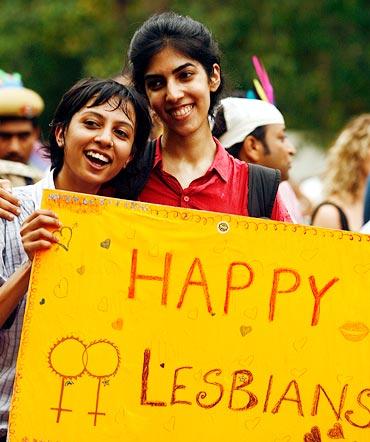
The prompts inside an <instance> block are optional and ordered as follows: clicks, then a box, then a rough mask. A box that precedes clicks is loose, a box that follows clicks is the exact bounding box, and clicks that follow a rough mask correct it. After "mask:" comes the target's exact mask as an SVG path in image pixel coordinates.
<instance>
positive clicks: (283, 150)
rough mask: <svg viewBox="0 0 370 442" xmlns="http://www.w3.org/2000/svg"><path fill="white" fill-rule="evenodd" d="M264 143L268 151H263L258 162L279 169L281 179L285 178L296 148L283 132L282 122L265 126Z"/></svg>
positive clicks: (287, 176)
mask: <svg viewBox="0 0 370 442" xmlns="http://www.w3.org/2000/svg"><path fill="white" fill-rule="evenodd" d="M265 144H266V145H267V147H268V149H269V153H265V154H264V155H263V156H262V157H261V161H260V162H259V164H262V165H263V166H267V167H272V168H274V169H279V170H280V172H281V180H282V181H284V180H287V179H288V178H289V169H290V168H291V166H292V161H293V156H294V155H295V153H296V150H295V147H294V146H293V144H292V143H291V142H290V141H289V139H288V137H287V136H286V134H285V126H284V124H269V125H267V126H266V129H265Z"/></svg>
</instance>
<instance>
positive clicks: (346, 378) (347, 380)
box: [337, 374, 353, 384]
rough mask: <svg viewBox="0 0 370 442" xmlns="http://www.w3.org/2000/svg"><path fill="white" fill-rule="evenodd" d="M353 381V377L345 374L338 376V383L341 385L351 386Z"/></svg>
mask: <svg viewBox="0 0 370 442" xmlns="http://www.w3.org/2000/svg"><path fill="white" fill-rule="evenodd" d="M352 380H353V376H348V375H345V374H338V376H337V381H338V382H339V383H340V384H349V383H350V381H352Z"/></svg>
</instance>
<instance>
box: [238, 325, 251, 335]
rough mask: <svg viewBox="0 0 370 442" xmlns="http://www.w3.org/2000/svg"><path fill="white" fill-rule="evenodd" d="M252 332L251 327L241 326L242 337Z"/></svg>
mask: <svg viewBox="0 0 370 442" xmlns="http://www.w3.org/2000/svg"><path fill="white" fill-rule="evenodd" d="M251 331H252V327H251V326H250V325H241V326H240V334H241V335H242V336H246V335H247V334H248V333H250V332H251Z"/></svg>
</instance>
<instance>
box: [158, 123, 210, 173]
mask: <svg viewBox="0 0 370 442" xmlns="http://www.w3.org/2000/svg"><path fill="white" fill-rule="evenodd" d="M161 146H162V155H163V157H164V158H171V159H173V160H181V161H186V162H188V163H191V164H194V165H196V164H197V163H199V162H203V161H204V159H205V158H208V160H209V161H210V164H211V163H212V161H213V159H214V156H215V153H216V144H215V141H214V139H213V137H212V133H211V129H210V128H209V127H206V128H205V129H203V130H198V131H196V132H195V133H194V134H191V135H186V136H181V135H179V134H177V133H174V132H169V131H166V130H164V132H163V135H162V139H161Z"/></svg>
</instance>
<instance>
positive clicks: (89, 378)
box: [10, 191, 370, 442]
mask: <svg viewBox="0 0 370 442" xmlns="http://www.w3.org/2000/svg"><path fill="white" fill-rule="evenodd" d="M43 205H44V207H45V208H47V209H50V210H53V211H55V212H57V213H58V214H59V217H60V219H61V221H62V223H63V227H62V228H61V229H60V230H59V231H58V232H55V235H57V236H58V238H59V244H58V245H55V247H53V248H52V249H51V250H49V251H47V252H43V253H40V254H39V255H37V257H36V258H35V262H34V266H33V272H32V281H31V288H30V293H29V298H28V307H27V312H26V317H25V322H24V329H23V335H22V343H21V348H20V355H19V360H18V368H17V376H16V384H15V392H14V398H13V403H12V410H11V424H10V438H11V439H10V440H11V441H17V442H18V441H33V442H34V441H36V442H41V441H42V442H46V441H49V442H57V441H58V442H67V441H68V442H70V441H71V442H76V441H78V442H82V441H99V442H100V441H130V442H134V441H138V442H144V441H145V442H146V441H148V440H154V441H156V442H157V441H163V442H167V441H177V442H182V441H183V442H185V441H186V442H189V441H194V442H198V441H253V442H256V441H261V442H269V441H271V442H297V441H305V442H319V441H330V440H334V439H344V440H349V441H351V442H352V441H357V442H366V441H369V440H370V336H369V328H370V237H369V236H366V235H359V234H354V233H346V232H342V231H330V230H326V229H317V228H313V227H308V226H297V225H290V224H285V223H278V222H272V221H266V220H257V219H253V218H245V217H238V216H229V215H225V214H219V213H211V212H201V211H192V210H184V209H178V208H172V207H165V206H155V205H150V204H143V203H132V202H128V201H122V200H115V199H109V198H102V197H94V196H87V195H79V194H72V193H67V192H60V191H47V192H46V193H45V194H44V204H43Z"/></svg>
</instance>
